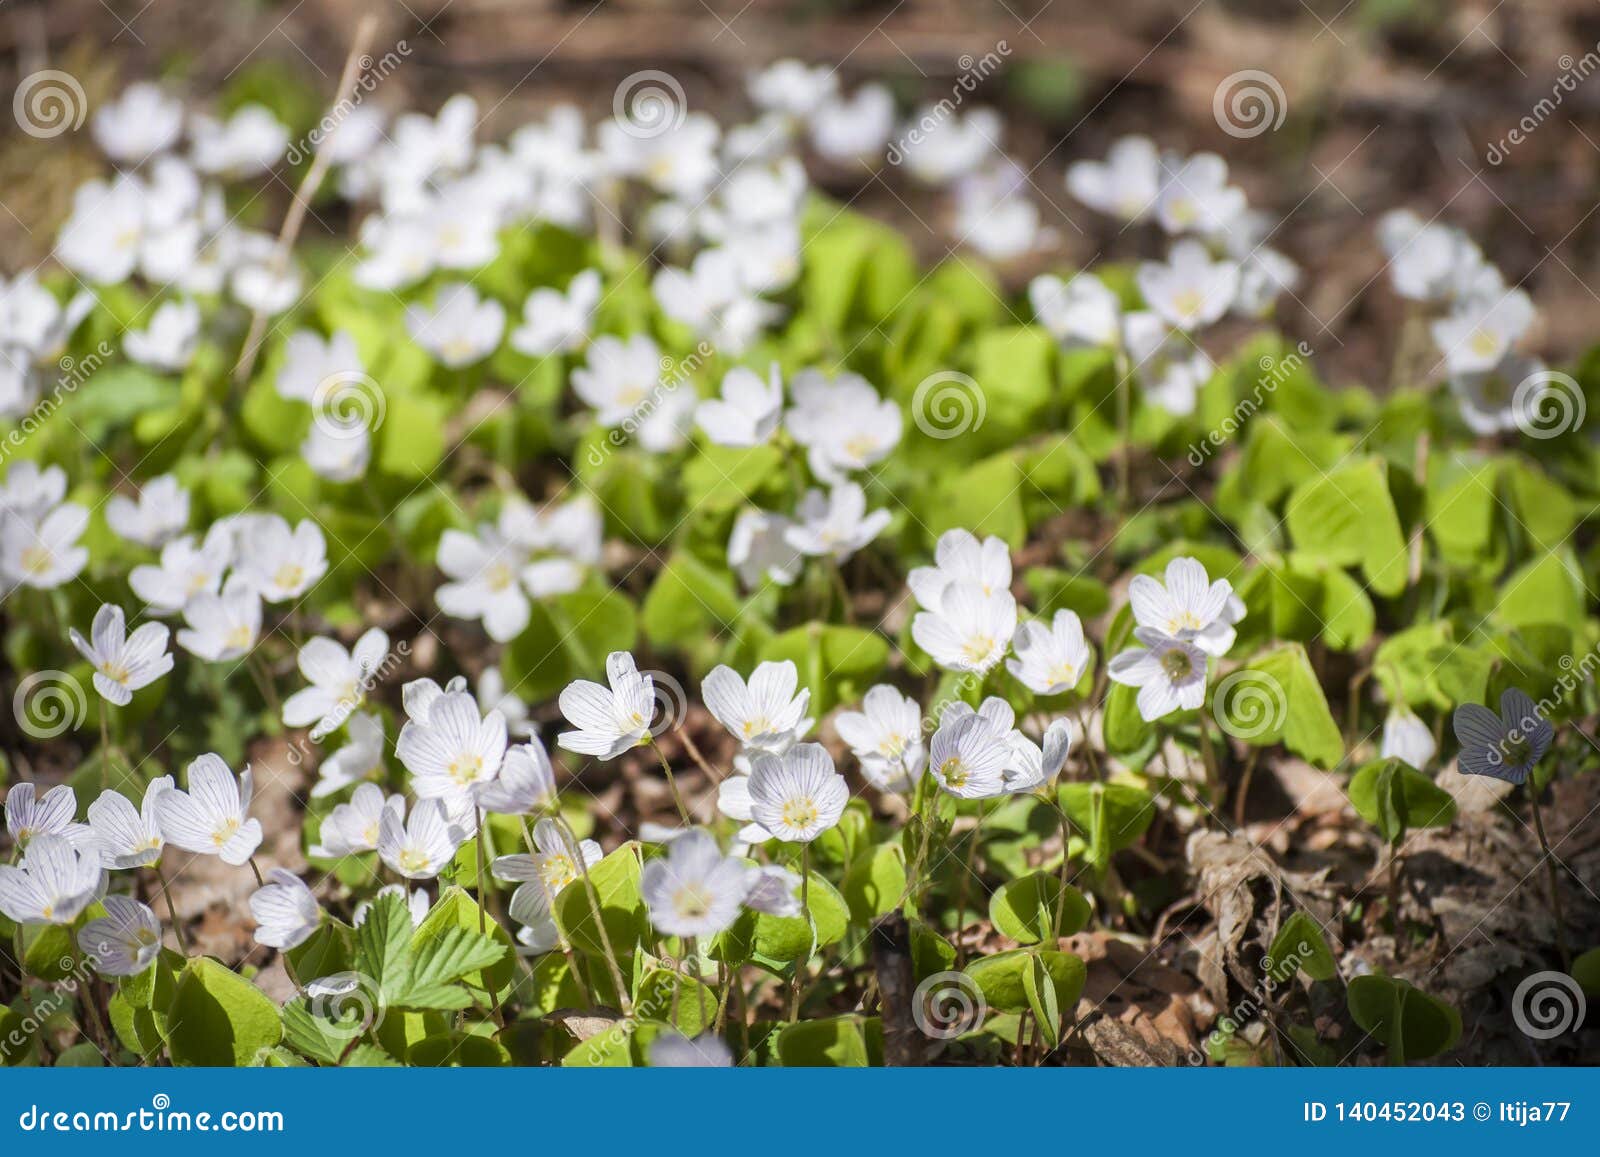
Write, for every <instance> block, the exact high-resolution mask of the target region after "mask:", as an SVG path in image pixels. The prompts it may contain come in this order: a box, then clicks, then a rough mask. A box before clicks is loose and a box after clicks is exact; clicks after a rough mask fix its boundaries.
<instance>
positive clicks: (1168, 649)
mask: <svg viewBox="0 0 1600 1157" xmlns="http://www.w3.org/2000/svg"><path fill="white" fill-rule="evenodd" d="M1133 637H1134V638H1135V639H1137V640H1139V642H1141V643H1143V644H1144V647H1143V648H1132V649H1130V650H1127V651H1123V652H1122V653H1121V654H1120V655H1116V656H1114V657H1113V658H1112V660H1111V662H1110V663H1108V664H1107V665H1106V673H1107V674H1108V675H1110V676H1111V679H1112V681H1113V682H1116V683H1121V684H1123V685H1124V686H1128V687H1137V688H1139V698H1138V703H1139V714H1140V716H1141V717H1142V718H1143V719H1144V720H1145V721H1146V722H1149V723H1153V722H1155V721H1156V720H1157V719H1161V718H1163V717H1165V716H1167V715H1170V714H1171V713H1172V712H1174V711H1179V710H1182V711H1193V710H1194V709H1196V708H1198V707H1200V706H1201V705H1202V704H1203V703H1205V701H1206V653H1205V652H1204V651H1202V650H1201V649H1200V648H1199V647H1198V646H1197V645H1196V644H1195V643H1193V642H1190V641H1187V640H1184V639H1174V638H1172V637H1170V636H1168V635H1164V634H1162V633H1161V632H1160V631H1158V630H1156V629H1155V628H1153V627H1135V628H1134V630H1133Z"/></svg>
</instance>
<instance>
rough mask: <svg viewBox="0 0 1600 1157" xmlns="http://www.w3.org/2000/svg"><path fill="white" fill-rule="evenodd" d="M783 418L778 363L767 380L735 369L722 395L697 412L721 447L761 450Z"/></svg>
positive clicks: (725, 379) (726, 377)
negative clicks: (757, 447) (756, 448)
mask: <svg viewBox="0 0 1600 1157" xmlns="http://www.w3.org/2000/svg"><path fill="white" fill-rule="evenodd" d="M782 417H783V378H782V377H781V376H780V375H779V373H778V367H777V365H776V363H774V365H773V367H772V370H771V372H770V373H769V375H768V377H767V380H766V381H762V380H761V376H760V375H759V374H757V373H756V372H755V371H754V370H747V369H745V368H744V367H743V366H735V367H734V368H733V369H731V370H729V371H728V372H727V373H726V374H725V375H723V378H722V393H721V395H720V396H719V397H715V398H708V399H707V400H705V401H703V402H701V403H700V405H699V407H698V408H697V409H696V410H695V420H696V421H697V422H699V423H700V428H701V429H702V430H704V431H705V432H706V437H708V438H710V439H711V440H712V441H713V442H715V443H716V444H717V445H718V446H760V445H762V444H763V443H765V442H766V441H768V440H769V439H770V438H771V437H772V435H773V434H774V433H775V432H776V431H777V429H778V422H779V421H780V420H781V419H782Z"/></svg>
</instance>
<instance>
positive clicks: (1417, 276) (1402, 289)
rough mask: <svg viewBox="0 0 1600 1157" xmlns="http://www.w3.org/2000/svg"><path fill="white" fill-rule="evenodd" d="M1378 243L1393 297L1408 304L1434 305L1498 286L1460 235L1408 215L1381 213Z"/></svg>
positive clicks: (1476, 250) (1406, 211) (1400, 211)
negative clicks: (1425, 303) (1387, 256)
mask: <svg viewBox="0 0 1600 1157" xmlns="http://www.w3.org/2000/svg"><path fill="white" fill-rule="evenodd" d="M1378 243H1379V244H1380V245H1382V246H1383V249H1384V251H1385V252H1386V253H1387V254H1388V255H1389V277H1390V280H1391V281H1392V282H1393V283H1394V288H1395V292H1396V293H1398V294H1400V296H1401V297H1405V298H1409V299H1411V300H1413V301H1424V302H1438V301H1448V300H1450V299H1452V298H1456V297H1462V296H1467V295H1468V294H1469V293H1471V292H1472V290H1473V289H1474V288H1475V287H1481V288H1483V289H1488V288H1491V287H1493V285H1494V283H1495V282H1496V281H1497V280H1498V276H1497V274H1495V272H1494V271H1493V269H1492V268H1491V267H1489V266H1488V265H1487V263H1486V262H1485V261H1484V257H1483V253H1482V251H1481V250H1480V249H1479V248H1478V246H1477V245H1476V244H1474V243H1473V241H1472V239H1471V238H1469V237H1468V236H1467V235H1466V234H1465V233H1463V232H1461V231H1460V230H1459V229H1452V228H1450V227H1449V226H1446V225H1437V224H1431V223H1424V222H1423V220H1422V219H1421V218H1420V217H1418V216H1417V215H1416V214H1415V213H1413V212H1411V210H1409V209H1396V210H1394V211H1392V212H1389V213H1385V214H1384V215H1383V217H1382V218H1381V219H1379V221H1378Z"/></svg>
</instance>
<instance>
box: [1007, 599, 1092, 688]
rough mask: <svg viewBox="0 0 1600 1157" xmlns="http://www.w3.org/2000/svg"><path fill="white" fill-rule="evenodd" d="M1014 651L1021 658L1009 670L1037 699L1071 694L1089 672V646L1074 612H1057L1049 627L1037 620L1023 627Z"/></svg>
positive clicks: (1010, 662)
mask: <svg viewBox="0 0 1600 1157" xmlns="http://www.w3.org/2000/svg"><path fill="white" fill-rule="evenodd" d="M1011 647H1012V649H1013V650H1014V651H1016V653H1017V657H1016V658H1015V659H1007V660H1006V669H1007V670H1008V671H1010V672H1011V673H1012V674H1013V675H1015V676H1016V677H1017V681H1018V682H1019V683H1021V684H1022V685H1023V686H1024V687H1026V688H1028V690H1030V691H1032V692H1033V693H1034V694H1036V695H1061V694H1064V693H1065V692H1068V691H1071V690H1072V689H1073V688H1074V687H1076V686H1077V685H1078V684H1079V683H1080V682H1081V681H1082V680H1083V676H1084V675H1085V673H1087V672H1088V670H1089V643H1088V641H1087V640H1086V639H1085V638H1084V637H1083V622H1082V620H1080V619H1079V618H1078V616H1077V614H1076V613H1075V612H1073V611H1057V612H1056V615H1055V618H1054V619H1052V620H1051V621H1050V625H1049V626H1045V624H1044V623H1042V622H1037V621H1034V620H1029V621H1028V622H1025V623H1021V624H1019V625H1018V627H1017V633H1016V634H1015V635H1013V636H1012V637H1011Z"/></svg>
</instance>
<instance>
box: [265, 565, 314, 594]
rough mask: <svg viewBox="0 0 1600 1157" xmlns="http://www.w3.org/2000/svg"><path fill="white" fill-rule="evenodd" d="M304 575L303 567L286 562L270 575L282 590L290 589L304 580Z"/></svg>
mask: <svg viewBox="0 0 1600 1157" xmlns="http://www.w3.org/2000/svg"><path fill="white" fill-rule="evenodd" d="M305 577H306V571H305V567H302V566H296V565H295V564H294V563H292V562H286V563H284V564H283V565H282V566H280V567H279V568H278V573H277V574H275V575H273V576H272V581H273V583H274V584H276V585H277V586H278V587H279V588H281V589H282V590H286V591H290V590H294V589H295V588H296V587H298V586H299V585H300V584H301V583H302V582H303V581H305Z"/></svg>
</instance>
